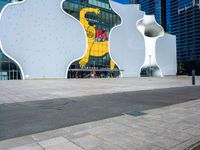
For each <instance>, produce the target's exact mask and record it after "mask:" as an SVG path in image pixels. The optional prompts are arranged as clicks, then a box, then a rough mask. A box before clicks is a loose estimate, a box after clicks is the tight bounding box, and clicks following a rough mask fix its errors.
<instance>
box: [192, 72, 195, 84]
mask: <svg viewBox="0 0 200 150" xmlns="http://www.w3.org/2000/svg"><path fill="white" fill-rule="evenodd" d="M192 85H195V70H192Z"/></svg>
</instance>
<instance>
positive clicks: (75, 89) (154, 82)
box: [0, 76, 200, 104]
mask: <svg viewBox="0 0 200 150" xmlns="http://www.w3.org/2000/svg"><path fill="white" fill-rule="evenodd" d="M196 84H197V85H200V76H198V77H196ZM184 86H191V77H188V76H179V77H176V76H172V77H164V78H118V79H82V80H76V79H75V80H74V79H69V80H25V81H22V80H20V81H0V96H1V97H0V104H4V103H16V102H25V101H35V100H46V99H55V98H69V97H78V96H91V95H99V94H106V93H107V94H110V93H118V92H127V91H140V90H150V89H161V88H171V87H184Z"/></svg>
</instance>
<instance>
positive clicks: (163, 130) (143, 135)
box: [0, 100, 200, 150]
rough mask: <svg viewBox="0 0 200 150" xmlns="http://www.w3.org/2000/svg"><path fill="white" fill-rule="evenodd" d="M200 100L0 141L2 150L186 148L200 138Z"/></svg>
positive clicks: (160, 149)
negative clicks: (135, 115)
mask: <svg viewBox="0 0 200 150" xmlns="http://www.w3.org/2000/svg"><path fill="white" fill-rule="evenodd" d="M199 108H200V100H196V101H190V102H186V103H181V104H176V105H171V106H167V107H163V108H158V109H152V110H147V111H144V112H145V113H146V115H143V116H138V117H134V116H131V115H123V116H118V117H113V118H110V119H105V120H100V121H95V122H90V123H85V124H80V125H76V126H71V127H66V128H60V129H57V130H52V131H48V132H43V133H38V134H33V135H29V136H24V137H20V138H15V139H9V140H5V141H1V142H0V150H43V149H45V150H184V149H185V148H187V147H189V146H190V145H192V144H194V143H196V142H198V141H200V109H199Z"/></svg>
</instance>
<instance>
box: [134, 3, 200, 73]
mask: <svg viewBox="0 0 200 150" xmlns="http://www.w3.org/2000/svg"><path fill="white" fill-rule="evenodd" d="M137 2H138V3H139V4H140V5H141V9H142V10H143V11H145V12H146V14H154V15H155V16H156V20H157V21H158V23H160V24H161V25H162V26H163V27H164V29H165V30H166V32H168V33H170V34H173V35H176V37H177V62H178V74H190V73H191V70H192V69H195V70H196V73H197V74H200V56H199V55H200V52H199V51H200V47H199V44H200V42H199V41H200V39H199V37H200V9H199V0H138V1H137Z"/></svg>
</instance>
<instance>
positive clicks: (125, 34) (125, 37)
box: [110, 1, 145, 77]
mask: <svg viewBox="0 0 200 150" xmlns="http://www.w3.org/2000/svg"><path fill="white" fill-rule="evenodd" d="M110 5H111V7H112V9H113V10H114V11H115V12H116V13H117V14H118V15H119V16H120V17H121V24H120V25H118V26H116V27H114V28H113V29H112V30H111V33H110V56H111V58H112V59H113V60H114V61H115V63H116V64H117V66H119V68H120V69H121V70H123V71H122V73H121V75H122V77H139V76H140V68H141V66H142V64H143V63H144V55H145V47H144V45H145V44H144V38H143V36H142V34H141V33H140V32H139V31H138V29H137V27H136V22H137V21H138V20H139V19H141V18H142V17H143V15H144V12H142V11H140V10H139V5H133V4H131V5H123V4H119V3H117V2H114V1H110Z"/></svg>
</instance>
